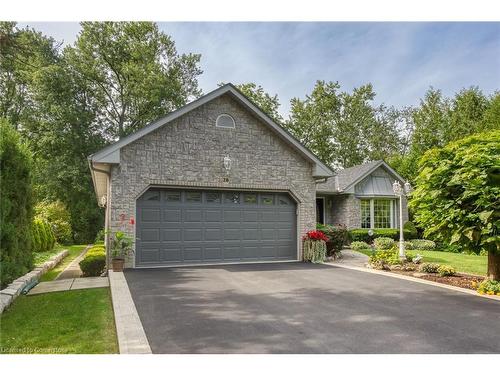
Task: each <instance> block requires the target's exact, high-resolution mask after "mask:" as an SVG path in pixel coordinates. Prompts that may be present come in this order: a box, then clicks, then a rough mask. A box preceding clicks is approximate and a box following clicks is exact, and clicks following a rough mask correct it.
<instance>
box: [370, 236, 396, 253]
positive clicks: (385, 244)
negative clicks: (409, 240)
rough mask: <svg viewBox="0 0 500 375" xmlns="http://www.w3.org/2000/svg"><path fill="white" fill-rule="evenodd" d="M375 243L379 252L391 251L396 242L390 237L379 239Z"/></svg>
mask: <svg viewBox="0 0 500 375" xmlns="http://www.w3.org/2000/svg"><path fill="white" fill-rule="evenodd" d="M373 242H374V244H375V248H376V249H377V250H389V249H392V248H393V247H394V240H393V239H392V238H388V237H378V238H375V241H373Z"/></svg>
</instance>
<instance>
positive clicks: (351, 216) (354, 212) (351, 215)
mask: <svg viewBox="0 0 500 375" xmlns="http://www.w3.org/2000/svg"><path fill="white" fill-rule="evenodd" d="M361 198H362V197H357V196H355V195H354V194H339V195H332V196H328V197H326V201H325V219H326V220H325V221H326V224H333V225H335V224H344V225H346V226H347V228H348V229H355V228H360V227H361ZM394 198H396V197H394ZM398 204H399V198H398ZM398 215H399V206H398ZM407 221H408V206H407V200H406V198H403V223H406V222H407ZM395 226H396V227H399V222H396V223H395Z"/></svg>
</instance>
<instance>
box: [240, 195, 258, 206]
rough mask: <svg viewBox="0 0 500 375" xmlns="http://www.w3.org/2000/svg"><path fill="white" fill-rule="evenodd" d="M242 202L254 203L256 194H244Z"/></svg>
mask: <svg viewBox="0 0 500 375" xmlns="http://www.w3.org/2000/svg"><path fill="white" fill-rule="evenodd" d="M243 202H245V203H246V204H256V203H257V194H245V198H244V199H243Z"/></svg>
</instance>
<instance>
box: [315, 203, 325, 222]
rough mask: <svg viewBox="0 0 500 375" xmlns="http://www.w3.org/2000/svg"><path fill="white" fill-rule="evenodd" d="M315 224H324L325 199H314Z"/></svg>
mask: <svg viewBox="0 0 500 375" xmlns="http://www.w3.org/2000/svg"><path fill="white" fill-rule="evenodd" d="M316 223H320V224H325V198H316Z"/></svg>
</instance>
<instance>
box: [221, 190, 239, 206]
mask: <svg viewBox="0 0 500 375" xmlns="http://www.w3.org/2000/svg"><path fill="white" fill-rule="evenodd" d="M224 200H225V202H226V203H234V204H238V203H240V194H239V193H225V194H224Z"/></svg>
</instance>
